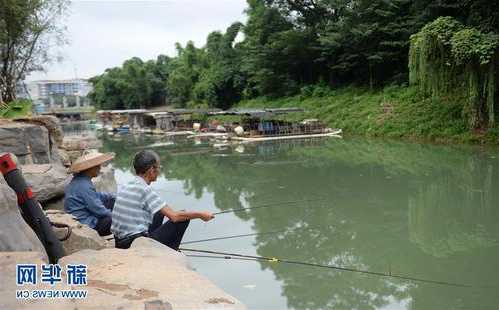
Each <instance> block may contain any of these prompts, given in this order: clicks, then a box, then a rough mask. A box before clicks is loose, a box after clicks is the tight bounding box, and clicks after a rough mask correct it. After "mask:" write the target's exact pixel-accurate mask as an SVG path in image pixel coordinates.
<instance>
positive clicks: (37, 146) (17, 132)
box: [0, 122, 52, 164]
mask: <svg viewBox="0 0 499 310" xmlns="http://www.w3.org/2000/svg"><path fill="white" fill-rule="evenodd" d="M0 150H2V152H10V153H14V154H15V155H16V156H17V158H18V159H19V162H20V163H21V164H33V163H34V164H47V163H50V162H51V160H52V157H51V154H52V153H51V150H50V141H49V135H48V131H47V129H46V128H45V127H41V126H38V125H33V124H24V123H18V122H2V123H1V124H0Z"/></svg>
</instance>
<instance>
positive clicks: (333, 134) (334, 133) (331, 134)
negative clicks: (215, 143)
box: [230, 129, 343, 143]
mask: <svg viewBox="0 0 499 310" xmlns="http://www.w3.org/2000/svg"><path fill="white" fill-rule="evenodd" d="M342 132H343V131H342V130H341V129H337V130H333V131H331V132H326V133H317V134H303V135H292V136H273V137H253V138H246V137H231V138H230V139H231V140H235V141H239V142H243V143H248V142H260V141H272V140H288V139H308V138H320V137H335V138H341V133H342Z"/></svg>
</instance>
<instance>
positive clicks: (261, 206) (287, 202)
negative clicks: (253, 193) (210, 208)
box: [213, 198, 326, 215]
mask: <svg viewBox="0 0 499 310" xmlns="http://www.w3.org/2000/svg"><path fill="white" fill-rule="evenodd" d="M324 200H326V198H318V199H310V200H300V201H284V202H275V203H268V204H264V205H260V206H254V207H247V208H238V209H229V210H225V211H221V212H216V213H213V215H219V214H225V213H232V212H239V211H246V210H252V209H260V208H271V207H277V206H281V205H290V204H296V203H302V202H313V201H324Z"/></svg>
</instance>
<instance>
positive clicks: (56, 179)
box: [21, 164, 71, 202]
mask: <svg viewBox="0 0 499 310" xmlns="http://www.w3.org/2000/svg"><path fill="white" fill-rule="evenodd" d="M21 169H22V172H23V175H24V178H25V179H26V182H27V183H28V184H30V185H31V186H32V188H33V193H34V194H35V197H36V199H37V200H38V201H39V202H45V201H49V200H51V199H54V198H57V197H62V196H64V187H65V186H66V185H67V184H68V183H69V181H70V180H71V176H70V175H69V174H68V172H67V170H66V168H64V167H63V166H61V165H57V164H46V165H23V166H21Z"/></svg>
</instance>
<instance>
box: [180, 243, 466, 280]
mask: <svg viewBox="0 0 499 310" xmlns="http://www.w3.org/2000/svg"><path fill="white" fill-rule="evenodd" d="M180 250H181V251H186V252H197V253H206V254H215V255H222V256H211V255H202V256H200V257H205V258H220V259H237V260H239V259H242V260H254V261H267V262H271V263H286V264H294V265H302V266H309V267H318V268H328V269H335V270H340V271H349V272H356V273H362V274H368V275H375V276H381V277H389V278H396V279H402V280H409V281H415V282H423V283H431V284H438V285H446V286H456V287H473V285H470V284H461V283H453V282H447V281H437V280H430V279H423V278H416V277H410V276H405V275H398V274H392V273H383V272H376V271H369V270H360V269H355V268H347V267H340V266H334V265H323V264H316V263H308V262H302V261H294V260H289V259H280V258H276V257H266V256H254V255H243V254H237V253H227V252H217V251H209V250H199V249H189V248H180ZM189 255H191V254H189Z"/></svg>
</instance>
